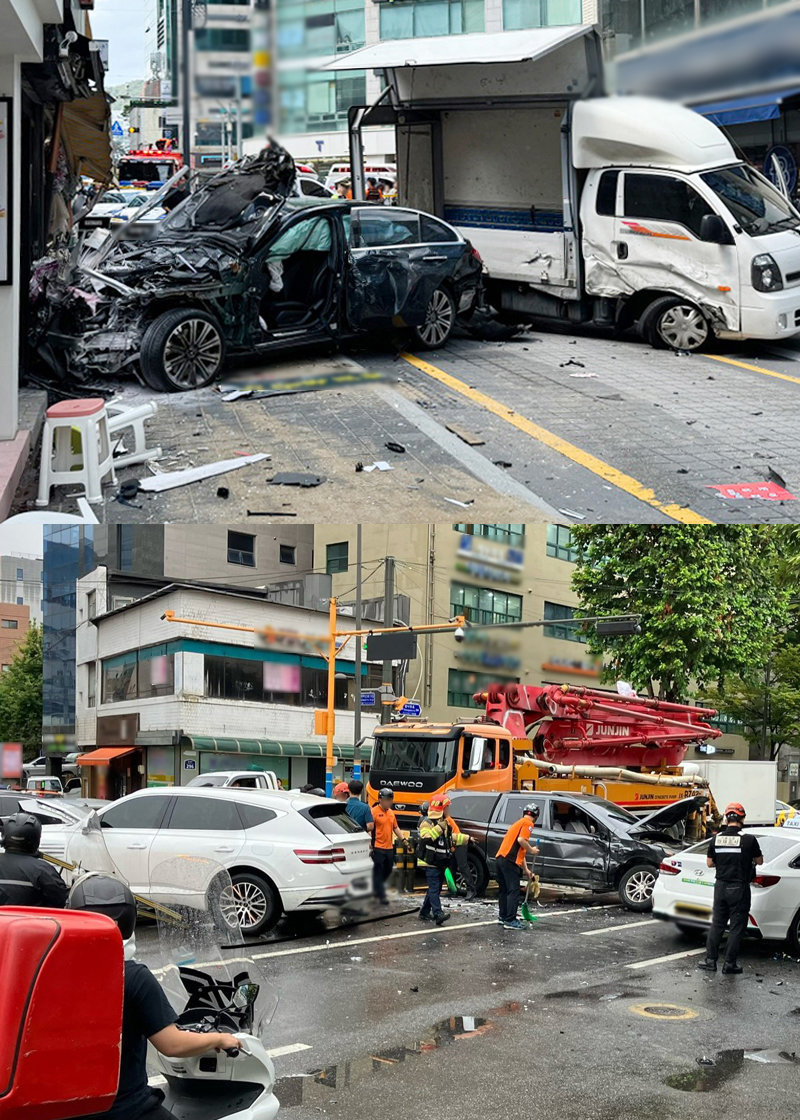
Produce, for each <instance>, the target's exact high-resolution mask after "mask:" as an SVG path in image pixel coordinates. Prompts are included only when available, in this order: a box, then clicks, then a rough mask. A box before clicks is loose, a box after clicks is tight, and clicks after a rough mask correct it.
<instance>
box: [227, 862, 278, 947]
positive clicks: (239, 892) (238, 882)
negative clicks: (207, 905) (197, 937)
mask: <svg viewBox="0 0 800 1120" xmlns="http://www.w3.org/2000/svg"><path fill="white" fill-rule="evenodd" d="M214 906H215V909H216V910H217V911H218V913H219V915H220V916H221V918H222V920H223V922H224V923H225V925H227V926H228V927H229V928H230V929H240V930H241V932H242V933H244V934H248V935H249V936H251V937H253V936H257V935H258V934H262V933H267V932H269V930H271V929H273V928H274V927H275V926H276V925H277V924H278V920H279V918H280V916H281V913H282V912H283V907H282V905H281V900H280V896H279V895H278V892H277V891H276V890H275V888H274V887H273V885H272V884H271V883H270V882H268V881H267V880H266V879H265V878H264V877H263V876H261V875H259V874H258V873H257V872H256V871H237V872H236V873H235V874H233V875H231V881H230V886H228V885H227V884H226V885H225V886H224V887H223V888H222V890H221V891H220V892H219V893H218V895H217V896H216V898H215V900H214Z"/></svg>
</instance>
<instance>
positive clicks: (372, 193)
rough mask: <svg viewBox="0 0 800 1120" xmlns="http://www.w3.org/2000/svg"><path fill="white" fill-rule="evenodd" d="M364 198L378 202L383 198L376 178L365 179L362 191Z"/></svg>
mask: <svg viewBox="0 0 800 1120" xmlns="http://www.w3.org/2000/svg"><path fill="white" fill-rule="evenodd" d="M364 198H365V200H366V201H367V202H380V200H381V199H382V198H383V195H382V194H381V189H380V187H379V186H378V180H377V179H367V189H366V191H365V192H364Z"/></svg>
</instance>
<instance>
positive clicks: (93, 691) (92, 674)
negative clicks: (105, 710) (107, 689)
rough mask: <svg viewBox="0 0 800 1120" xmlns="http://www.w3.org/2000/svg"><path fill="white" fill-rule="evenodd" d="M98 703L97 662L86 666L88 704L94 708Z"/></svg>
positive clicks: (91, 662)
mask: <svg viewBox="0 0 800 1120" xmlns="http://www.w3.org/2000/svg"><path fill="white" fill-rule="evenodd" d="M96 703H97V662H95V661H90V662H89V664H88V665H87V666H86V704H87V707H89V708H94V707H95V705H96Z"/></svg>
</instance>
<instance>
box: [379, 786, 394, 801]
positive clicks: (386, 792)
mask: <svg viewBox="0 0 800 1120" xmlns="http://www.w3.org/2000/svg"><path fill="white" fill-rule="evenodd" d="M378 797H388V798H389V800H390V801H394V790H393V789H389V787H388V786H384V787H383V789H382V790H379V791H378Z"/></svg>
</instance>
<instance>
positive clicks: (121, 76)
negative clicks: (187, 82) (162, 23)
mask: <svg viewBox="0 0 800 1120" xmlns="http://www.w3.org/2000/svg"><path fill="white" fill-rule="evenodd" d="M145 11H146V8H145V0H95V5H94V11H93V12H91V13H90V14H89V20H90V22H91V25H92V34H93V35H94V37H95V39H108V60H109V67H108V73H107V74H106V85H107V86H116V85H119V84H120V83H121V82H130V81H132V80H133V79H134V78H141V79H144V78H145V76H146V73H147V71H146V68H145V50H144V28H145Z"/></svg>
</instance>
